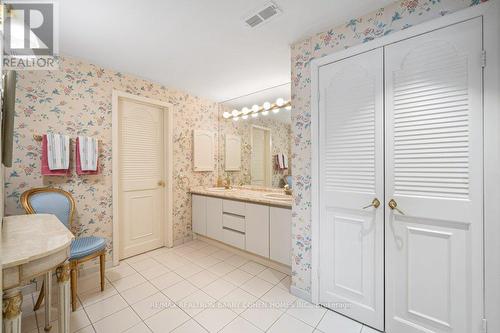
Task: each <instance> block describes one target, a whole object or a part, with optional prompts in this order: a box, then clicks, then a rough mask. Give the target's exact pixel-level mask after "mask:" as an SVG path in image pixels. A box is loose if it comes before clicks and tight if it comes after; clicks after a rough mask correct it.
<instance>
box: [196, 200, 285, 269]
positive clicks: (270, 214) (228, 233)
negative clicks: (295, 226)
mask: <svg viewBox="0 0 500 333" xmlns="http://www.w3.org/2000/svg"><path fill="white" fill-rule="evenodd" d="M192 198H193V212H192V216H193V232H195V233H197V234H199V235H202V236H206V237H209V238H212V239H215V240H218V241H220V242H223V243H226V244H228V245H231V246H233V247H236V248H239V249H242V250H245V251H248V252H250V253H253V254H256V255H258V256H261V257H264V258H268V259H271V260H273V261H276V262H278V263H280V264H283V265H287V266H290V265H291V243H292V240H291V237H292V236H291V233H292V232H291V223H292V210H291V209H290V208H279V207H274V206H268V205H264V204H254V203H251V202H243V201H237V200H228V199H221V198H215V197H210V196H203V195H198V194H193V195H192Z"/></svg>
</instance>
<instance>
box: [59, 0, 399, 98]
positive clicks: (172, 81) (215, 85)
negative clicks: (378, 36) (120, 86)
mask: <svg viewBox="0 0 500 333" xmlns="http://www.w3.org/2000/svg"><path fill="white" fill-rule="evenodd" d="M266 2H267V1H265V0H263V1H260V0H251V1H249V0H177V1H173V0H147V1H146V0H143V1H137V0H106V1H103V0H62V1H59V4H60V17H61V21H60V53H61V54H63V55H70V56H74V57H78V58H80V59H84V60H88V61H90V62H92V63H95V64H98V65H101V66H103V67H105V68H110V69H114V70H118V71H122V72H125V73H129V74H133V75H136V76H139V77H142V78H145V79H148V80H151V81H154V82H158V83H161V84H164V85H166V86H168V87H174V88H178V89H182V90H184V91H187V92H190V93H192V94H195V95H198V96H202V97H207V98H210V99H212V100H215V101H224V100H228V99H231V98H234V97H237V96H242V95H245V94H248V93H251V92H254V91H259V90H262V89H265V88H268V87H273V86H277V85H280V84H283V83H286V82H290V50H289V45H290V44H291V43H292V42H294V41H297V40H299V39H302V38H305V37H307V36H310V35H312V34H314V33H317V32H321V31H324V30H326V29H328V28H329V27H332V26H336V25H339V24H342V23H343V22H346V21H347V20H348V19H350V18H352V17H356V16H360V15H363V14H366V13H368V12H370V11H372V10H375V9H377V8H378V7H381V6H385V5H387V4H389V3H391V2H393V0H355V1H353V0H276V1H274V3H276V4H277V5H278V6H279V7H280V8H281V9H282V10H283V14H282V15H280V16H278V17H276V18H275V19H274V20H273V21H271V22H269V23H267V24H265V25H262V26H260V27H257V28H254V29H250V28H247V27H246V26H245V24H244V22H243V21H244V18H246V16H248V15H249V14H250V13H252V12H253V11H254V10H256V9H259V7H261V6H262V5H263V4H265V3H266Z"/></svg>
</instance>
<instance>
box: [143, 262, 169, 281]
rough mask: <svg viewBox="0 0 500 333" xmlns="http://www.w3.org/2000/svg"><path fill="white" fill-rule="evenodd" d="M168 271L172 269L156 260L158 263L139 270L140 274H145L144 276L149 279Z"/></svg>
mask: <svg viewBox="0 0 500 333" xmlns="http://www.w3.org/2000/svg"><path fill="white" fill-rule="evenodd" d="M168 272H170V270H169V269H168V268H167V267H165V266H163V265H162V264H160V263H158V262H156V265H155V266H154V267H151V268H149V269H144V270H141V271H139V274H141V275H142V276H144V278H146V279H147V280H152V279H154V278H157V277H158V276H160V275H163V274H166V273H168Z"/></svg>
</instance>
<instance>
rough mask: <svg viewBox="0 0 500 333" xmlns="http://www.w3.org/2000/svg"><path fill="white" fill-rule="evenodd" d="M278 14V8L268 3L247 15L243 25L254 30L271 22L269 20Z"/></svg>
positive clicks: (279, 12) (279, 11)
mask: <svg viewBox="0 0 500 333" xmlns="http://www.w3.org/2000/svg"><path fill="white" fill-rule="evenodd" d="M279 14H281V10H280V9H279V8H278V6H276V5H275V4H274V3H272V2H268V3H266V4H265V5H264V6H262V7H260V8H259V9H257V10H256V11H254V12H252V14H250V15H248V16H247V17H246V19H245V23H246V24H247V25H248V26H249V27H251V28H255V27H256V26H258V25H261V24H263V23H267V22H269V21H271V19H273V18H275V17H277V16H278V15H279Z"/></svg>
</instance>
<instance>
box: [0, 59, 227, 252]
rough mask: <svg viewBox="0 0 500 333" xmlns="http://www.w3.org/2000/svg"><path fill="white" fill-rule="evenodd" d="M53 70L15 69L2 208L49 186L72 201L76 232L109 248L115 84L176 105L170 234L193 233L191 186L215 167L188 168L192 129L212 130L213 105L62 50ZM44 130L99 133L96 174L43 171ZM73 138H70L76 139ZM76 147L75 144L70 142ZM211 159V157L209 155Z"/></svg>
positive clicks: (207, 178) (208, 180)
mask: <svg viewBox="0 0 500 333" xmlns="http://www.w3.org/2000/svg"><path fill="white" fill-rule="evenodd" d="M61 60H62V61H61V67H60V70H59V71H32V72H28V71H19V72H18V83H17V92H16V119H15V125H16V129H15V143H14V158H13V161H14V163H13V167H12V168H7V169H6V170H5V183H6V184H5V193H6V198H5V199H6V203H5V210H6V214H8V215H12V214H21V213H23V212H24V211H23V210H22V208H21V207H20V204H19V197H20V195H21V193H22V192H23V191H25V190H27V189H29V188H32V187H39V186H53V187H59V188H62V189H64V190H66V191H69V192H70V193H72V195H73V196H74V198H75V200H76V206H77V207H76V208H77V218H76V220H75V221H74V229H75V230H74V232H76V235H77V236H85V235H98V236H102V237H106V238H107V239H108V251H109V253H110V254H111V249H112V244H111V242H112V212H113V210H112V176H111V173H112V171H111V103H112V101H111V94H112V90H113V89H117V90H120V91H125V92H128V93H131V94H134V95H141V96H144V97H150V98H154V99H158V100H162V101H166V102H170V103H172V104H173V105H174V126H173V128H174V140H173V141H174V172H173V174H174V193H173V194H174V198H175V200H174V240H175V241H176V243H179V242H182V241H183V239H184V238H188V237H191V196H190V195H189V193H188V190H189V188H190V187H191V186H199V185H200V186H201V185H203V186H208V185H210V186H211V185H213V184H214V183H215V179H216V172H193V171H192V153H191V152H192V136H193V134H192V131H193V129H195V128H196V129H205V130H211V131H213V132H214V133H217V127H218V125H217V121H218V120H217V118H218V104H217V103H215V102H211V101H208V100H204V99H201V98H198V97H194V96H191V95H188V94H186V93H183V92H180V91H176V90H173V89H169V88H166V87H164V86H161V85H159V84H155V83H152V82H148V81H145V80H142V79H139V78H136V77H133V76H130V75H127V74H124V73H120V72H115V71H111V70H107V69H104V68H101V67H99V66H95V65H92V64H89V63H86V62H83V61H79V60H76V59H72V58H68V57H63V58H62V59H61ZM48 131H53V132H56V133H61V134H67V135H70V136H71V137H72V138H75V137H76V136H78V135H88V136H94V137H96V138H98V139H99V140H100V156H99V159H100V164H101V170H102V172H101V174H100V175H98V176H77V175H76V174H75V171H74V164H73V163H72V165H73V168H72V169H73V170H72V171H73V174H72V175H71V177H54V176H52V177H42V176H41V174H40V154H41V143H40V142H37V141H35V140H34V139H33V134H43V133H46V132H48ZM72 141H73V145H74V140H72ZM73 151H74V147H73ZM214 163H216V162H215V158H214Z"/></svg>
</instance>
